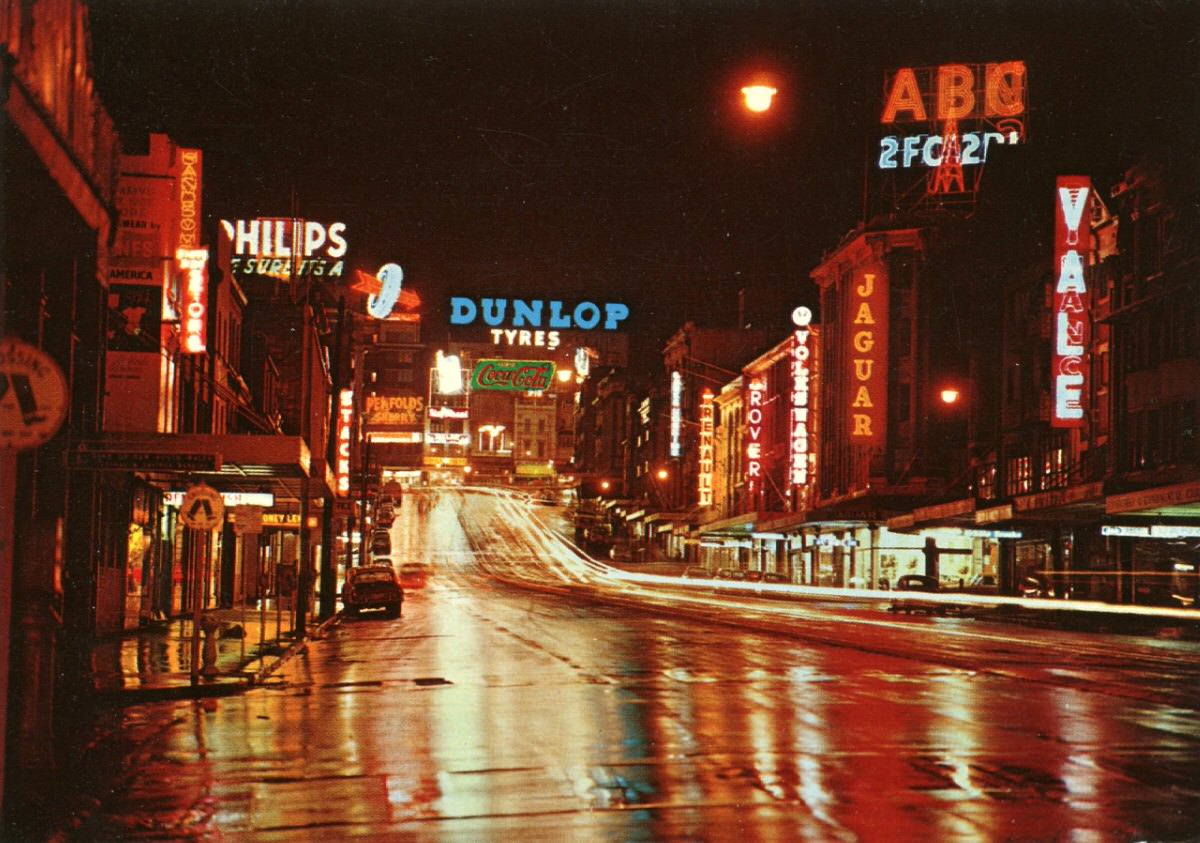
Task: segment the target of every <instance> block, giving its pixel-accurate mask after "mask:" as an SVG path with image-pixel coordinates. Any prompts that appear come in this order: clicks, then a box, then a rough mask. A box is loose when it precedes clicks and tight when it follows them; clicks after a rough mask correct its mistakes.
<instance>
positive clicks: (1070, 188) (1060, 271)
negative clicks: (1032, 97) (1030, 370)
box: [1051, 176, 1092, 427]
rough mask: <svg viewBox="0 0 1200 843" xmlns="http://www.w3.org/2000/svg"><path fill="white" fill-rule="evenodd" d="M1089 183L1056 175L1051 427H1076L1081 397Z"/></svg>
mask: <svg viewBox="0 0 1200 843" xmlns="http://www.w3.org/2000/svg"><path fill="white" fill-rule="evenodd" d="M1091 188H1092V183H1091V180H1090V179H1089V178H1088V177H1087V176H1059V178H1058V190H1057V193H1056V201H1055V213H1054V279H1055V280H1054V351H1053V356H1052V359H1051V372H1052V375H1053V378H1054V406H1053V410H1052V413H1053V416H1052V418H1051V424H1052V426H1054V427H1082V426H1083V424H1084V412H1083V409H1084V396H1085V395H1086V394H1087V367H1086V365H1085V363H1084V355H1085V354H1086V353H1087V346H1088V312H1087V274H1086V270H1085V265H1086V261H1087V256H1088V250H1089V248H1090V241H1091V216H1090V214H1088V213H1087V212H1088V210H1089V209H1090V208H1091V198H1092V196H1091V192H1092V190H1091Z"/></svg>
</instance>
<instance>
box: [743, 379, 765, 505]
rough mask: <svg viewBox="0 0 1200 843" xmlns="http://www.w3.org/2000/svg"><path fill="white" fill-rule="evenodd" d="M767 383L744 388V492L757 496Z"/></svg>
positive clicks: (754, 381) (758, 382) (755, 382)
mask: <svg viewBox="0 0 1200 843" xmlns="http://www.w3.org/2000/svg"><path fill="white" fill-rule="evenodd" d="M766 396H767V382H766V381H764V380H763V379H761V378H755V379H754V380H752V381H750V383H749V384H748V385H747V387H746V491H747V493H748V494H749V495H751V496H752V497H753V496H754V495H756V494H758V491H759V487H760V485H761V483H762V476H763V407H764V405H765V404H766Z"/></svg>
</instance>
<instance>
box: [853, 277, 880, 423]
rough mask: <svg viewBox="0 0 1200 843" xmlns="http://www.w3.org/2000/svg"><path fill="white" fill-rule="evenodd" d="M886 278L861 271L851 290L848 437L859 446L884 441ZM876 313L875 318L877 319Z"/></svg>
mask: <svg viewBox="0 0 1200 843" xmlns="http://www.w3.org/2000/svg"><path fill="white" fill-rule="evenodd" d="M887 312H888V293H887V279H886V278H884V277H883V276H882V273H881V272H879V271H875V272H867V271H863V272H862V273H861V274H860V276H859V281H858V283H856V284H852V285H851V288H850V308H849V311H848V315H849V317H850V325H849V326H848V327H849V330H848V331H847V336H849V337H850V354H849V359H850V366H851V375H852V377H851V379H850V419H851V429H850V438H851V440H853V441H854V442H857V443H859V444H869V445H873V444H878V443H880V442H882V441H883V427H884V424H885V421H886V419H887V414H886V413H885V410H886V409H887V371H886V366H885V360H884V356H885V355H886V353H887V327H888V326H887ZM876 314H878V317H877V316H876Z"/></svg>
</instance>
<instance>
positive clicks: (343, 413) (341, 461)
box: [336, 389, 354, 495]
mask: <svg viewBox="0 0 1200 843" xmlns="http://www.w3.org/2000/svg"><path fill="white" fill-rule="evenodd" d="M353 426H354V390H352V389H343V390H342V391H341V392H339V393H338V415H337V473H336V476H337V492H338V494H339V495H348V494H350V431H351V429H352V428H353Z"/></svg>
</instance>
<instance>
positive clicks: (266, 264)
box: [221, 218, 346, 281]
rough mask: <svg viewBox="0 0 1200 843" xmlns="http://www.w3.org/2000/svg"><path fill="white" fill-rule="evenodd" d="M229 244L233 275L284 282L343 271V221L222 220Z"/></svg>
mask: <svg viewBox="0 0 1200 843" xmlns="http://www.w3.org/2000/svg"><path fill="white" fill-rule="evenodd" d="M221 228H222V230H223V231H224V232H225V236H226V237H227V238H228V239H229V242H230V245H231V247H232V250H231V251H232V255H231V257H230V270H231V271H232V272H233V274H234V275H243V276H244V275H251V276H253V275H261V276H266V277H268V278H277V279H280V280H283V281H286V280H288V279H290V278H296V277H300V276H307V275H315V276H325V277H328V278H340V277H341V276H342V274H343V273H344V272H345V265H346V262H345V261H344V260H343V258H344V257H345V255H346V224H345V223H344V222H333V223H328V224H326V223H319V222H313V221H312V220H303V219H295V218H258V219H250V220H232V221H231V220H221Z"/></svg>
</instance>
